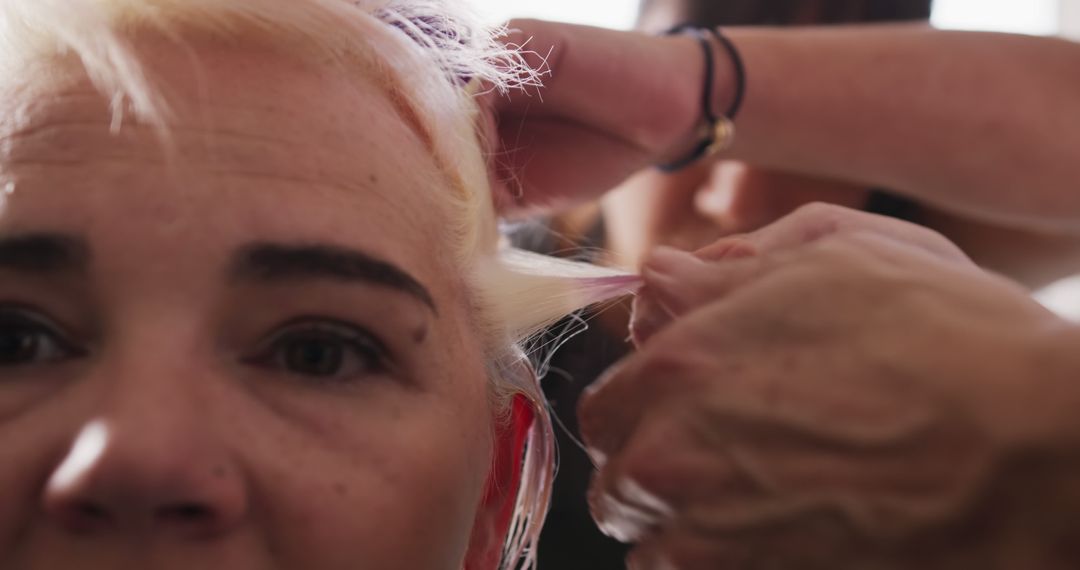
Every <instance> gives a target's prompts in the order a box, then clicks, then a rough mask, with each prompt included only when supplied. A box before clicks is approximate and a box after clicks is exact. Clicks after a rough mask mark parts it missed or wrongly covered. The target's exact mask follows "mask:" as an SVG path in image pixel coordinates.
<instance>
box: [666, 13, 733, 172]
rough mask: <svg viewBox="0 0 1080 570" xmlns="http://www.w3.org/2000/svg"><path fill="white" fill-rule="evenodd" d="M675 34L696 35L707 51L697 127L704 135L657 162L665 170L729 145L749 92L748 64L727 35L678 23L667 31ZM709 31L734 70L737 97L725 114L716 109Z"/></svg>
mask: <svg viewBox="0 0 1080 570" xmlns="http://www.w3.org/2000/svg"><path fill="white" fill-rule="evenodd" d="M675 34H691V35H693V36H694V38H695V39H697V41H698V43H699V44H700V45H701V50H702V52H703V53H704V55H705V88H704V89H703V90H702V94H701V111H702V113H701V114H702V121H701V122H700V123H699V124H698V126H697V128H696V129H695V132H696V133H697V134H698V135H699V136H700V137H701V139H700V140H699V141H698V142H697V143H695V144H694V147H693V149H692V150H691V151H690V152H689V153H688V154H687V155H686V156H684V157H682V158H679V159H677V160H674V161H672V162H669V163H666V164H661V165H658V166H657V168H659V169H660V170H661V171H663V172H674V171H676V170H680V169H682V168H685V167H686V166H689V165H690V164H693V163H694V162H697V161H698V160H700V159H701V158H703V157H705V156H708V155H710V154H713V153H716V152H719V151H721V150H723V149H725V148H727V147H728V146H730V145H731V142H732V140H734V138H735V123H734V121H735V116H736V115H738V113H739V109H740V108H741V107H742V103H743V99H744V98H745V96H746V68H745V66H744V65H743V60H742V56H741V55H739V50H738V49H736V47H735V44H734V43H732V41H731V40H730V39H729V38H728V37H727V36H725V35H724V34H722V33H720V31H719V30H717V29H715V28H701V27H697V26H690V25H682V26H677V27H675V28H672V29H671V30H669V31H668V32H666V35H675ZM710 35H711V36H712V37H714V38H716V41H717V42H719V43H720V45H721V46H722V47H723V48H724V50H725V51H726V52H727V54H728V56H729V57H730V58H731V63H732V66H733V67H734V70H735V98H734V99H732V101H731V106H730V107H728V110H727V112H726V113H724V114H723V115H717V114H716V112H715V111H713V98H714V93H713V88H714V86H715V83H716V59H715V56H714V54H713V46H712V43H711V42H710V41H709V37H710Z"/></svg>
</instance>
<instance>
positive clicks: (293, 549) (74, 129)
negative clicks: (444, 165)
mask: <svg viewBox="0 0 1080 570" xmlns="http://www.w3.org/2000/svg"><path fill="white" fill-rule="evenodd" d="M139 49H140V53H141V54H142V57H144V58H145V60H146V62H147V66H148V67H149V68H152V69H154V70H155V71H156V73H158V74H159V75H160V76H161V77H162V78H163V81H164V84H165V85H164V87H165V88H166V90H167V92H168V93H170V94H171V96H172V98H171V101H172V102H173V103H174V110H175V116H174V118H173V119H172V121H171V126H172V127H173V137H174V138H173V141H172V142H173V145H174V149H175V150H176V151H177V154H176V155H175V156H173V158H172V159H171V160H164V156H165V155H164V153H163V151H162V148H161V146H160V145H159V144H158V143H159V139H158V138H157V134H156V133H155V131H154V130H153V129H152V128H150V127H147V126H144V125H138V124H136V123H134V122H133V121H131V120H130V118H129V119H128V121H127V122H126V123H125V124H124V126H123V128H122V129H121V130H120V132H119V134H115V135H114V134H111V133H110V130H109V122H110V116H109V114H108V112H107V109H108V107H107V104H106V101H105V100H104V99H103V98H102V97H101V96H100V95H99V94H98V93H96V92H95V91H94V90H93V89H92V88H90V87H89V85H88V84H87V83H86V81H85V80H84V79H83V78H82V77H81V74H80V73H77V72H75V71H71V72H69V73H66V75H65V74H64V73H60V70H59V69H53V70H52V71H53V72H54V74H57V73H59V77H61V78H62V80H59V81H56V82H53V83H48V84H44V83H32V82H30V81H29V80H30V79H31V78H32V77H37V76H38V75H34V74H29V73H28V74H27V75H25V76H20V77H11V78H5V80H4V84H3V91H4V93H5V96H4V97H3V99H2V100H3V102H4V103H3V110H2V111H0V125H2V128H3V132H2V140H3V141H4V146H3V155H2V156H0V176H2V177H3V180H4V181H5V183H6V182H11V183H13V184H14V192H13V193H12V194H11V195H10V196H9V197H8V199H7V201H6V203H5V207H4V210H3V213H2V216H0V243H7V244H8V245H9V246H10V245H11V244H12V243H13V242H12V240H14V239H16V238H18V237H19V236H27V235H36V234H42V233H48V234H60V235H63V236H68V237H69V238H71V239H78V240H80V241H81V242H82V244H81V245H80V246H79V249H81V252H82V254H84V255H85V260H84V261H85V263H83V264H82V265H81V266H80V265H78V264H76V265H71V264H62V263H58V264H56V266H55V267H52V266H48V264H46V266H45V267H44V268H42V267H37V269H33V266H34V264H30V265H31V268H30V269H27V268H26V267H22V268H20V266H19V264H18V263H17V260H18V259H26V257H25V256H24V257H21V258H20V257H19V256H18V255H17V254H16V253H10V252H11V251H15V250H12V249H11V248H9V249H8V250H4V251H8V252H9V253H7V254H3V255H0V257H4V258H5V259H9V260H10V259H14V260H16V261H15V262H11V261H9V262H8V263H7V264H0V265H4V267H3V268H2V269H0V313H2V314H3V315H4V316H3V318H2V319H0V321H2V324H0V337H2V338H4V339H5V340H7V341H8V342H9V343H10V342H17V343H24V344H25V343H29V344H28V345H27V346H29V347H30V348H29V349H28V350H27V351H24V352H23V353H20V352H19V351H18V350H16V351H14V352H13V354H15V355H16V356H18V355H20V354H21V356H18V358H15V359H14V360H9V361H6V362H5V363H4V364H3V365H0V488H2V489H4V490H5V498H4V500H3V501H0V566H2V567H4V568H11V569H13V570H14V569H18V570H30V569H34V568H75V567H78V568H86V569H93V568H102V569H104V568H110V569H120V568H132V569H134V568H140V569H142V568H207V569H212V568H230V569H232V568H305V569H308V568H311V569H346V568H348V569H353V568H370V569H398V568H401V569H405V568H408V569H447V570H450V569H457V568H462V567H467V568H477V569H484V568H487V569H490V568H495V567H496V562H497V558H498V552H499V549H500V548H501V546H502V540H503V537H504V536H505V530H506V527H505V524H506V522H507V520H508V519H507V517H508V506H509V504H510V502H511V501H512V499H513V495H514V490H515V489H516V484H517V483H516V474H517V471H516V468H513V467H512V465H514V464H515V463H516V461H509V462H507V461H506V457H504V456H502V455H501V453H499V454H497V453H496V450H503V449H509V450H510V451H511V453H510V454H509V455H510V456H511V457H513V455H512V452H513V451H514V450H517V451H520V443H521V441H522V438H523V436H524V428H525V427H527V422H516V423H515V424H514V425H518V426H519V427H518V428H517V429H502V428H500V427H498V425H501V424H498V425H497V422H496V421H495V420H494V419H493V418H494V416H495V411H494V410H493V409H492V408H491V404H490V402H489V398H488V388H487V378H486V374H485V370H484V368H483V358H482V354H481V349H482V347H481V346H479V344H478V341H476V340H475V339H476V338H477V336H478V335H477V334H476V331H475V330H474V327H473V325H472V322H471V320H470V316H471V313H470V311H469V309H468V306H467V303H466V292H465V290H464V287H463V283H462V279H461V277H462V276H461V273H460V271H459V270H457V268H454V267H450V266H448V265H447V262H446V261H444V260H445V259H447V258H449V257H450V255H449V246H448V245H447V244H444V243H443V241H442V240H441V239H439V237H438V235H437V231H438V228H439V227H440V226H441V224H442V223H443V222H444V220H445V219H446V218H445V216H446V215H447V213H446V212H445V211H443V210H442V209H441V208H439V207H438V206H437V204H438V200H435V199H433V198H432V195H431V194H430V193H431V192H438V191H441V189H442V188H444V187H445V184H446V182H445V181H444V179H443V178H442V176H441V174H440V173H439V172H438V171H437V169H436V166H435V165H434V162H433V160H432V159H431V156H430V153H429V152H428V151H427V150H426V149H425V148H424V146H423V145H422V144H421V143H420V142H419V139H418V138H417V137H416V136H415V134H414V133H413V132H412V131H410V130H409V129H408V127H406V126H405V125H404V124H403V123H402V121H401V120H400V119H399V118H398V115H397V114H396V113H395V112H394V110H393V108H392V106H391V104H390V102H389V99H388V98H387V96H386V94H385V93H384V92H383V91H382V89H381V88H380V87H379V86H377V85H375V84H374V83H372V82H371V81H370V80H368V79H366V78H365V75H364V74H363V73H352V74H350V77H349V80H345V79H342V78H341V77H342V75H343V74H341V73H340V70H339V69H330V68H329V67H327V66H325V65H323V64H318V65H315V64H307V63H301V62H299V61H298V60H297V59H295V58H290V57H285V56H282V55H280V54H274V53H273V52H271V51H268V50H262V49H257V48H253V47H245V46H244V44H243V43H239V44H237V43H230V44H228V45H216V44H215V43H214V42H213V41H212V40H209V39H199V40H195V41H192V42H191V43H190V51H181V50H176V49H175V48H173V47H171V46H168V45H165V44H160V43H156V42H154V41H152V40H151V39H142V40H140V45H139ZM192 54H194V55H195V56H196V57H197V58H198V61H199V65H198V66H196V65H193V63H192V61H193V60H192V59H191V55H192ZM313 101H319V104H318V105H313V104H312V102H313ZM326 109H333V110H334V112H333V113H328V112H326ZM5 240H7V241H6V242H5ZM255 243H261V244H265V243H273V244H279V245H280V246H281V247H283V248H286V249H288V248H292V249H296V248H299V247H307V246H313V245H316V244H320V245H321V246H324V247H331V248H339V250H340V249H341V248H347V249H349V250H355V251H359V252H362V253H363V254H365V255H367V256H370V257H372V258H377V259H379V260H381V261H383V262H385V263H388V264H393V265H394V266H396V267H397V268H399V269H400V270H401V271H402V272H405V273H407V274H408V275H410V276H411V277H412V278H414V279H415V281H416V282H418V283H419V284H421V285H422V287H424V288H425V289H426V291H428V292H429V294H430V301H431V306H429V305H428V304H427V303H426V302H425V301H424V300H421V299H420V298H419V297H418V296H417V295H415V294H412V293H410V292H408V291H405V290H404V289H402V288H400V287H397V286H390V285H388V284H387V283H385V282H383V283H376V282H368V281H364V280H356V279H346V278H343V277H340V276H330V275H326V274H318V275H312V274H309V273H305V272H303V271H300V272H299V273H298V272H297V271H296V270H295V269H294V270H292V271H291V272H290V271H285V274H286V275H288V277H284V278H278V279H274V278H270V277H266V273H267V272H266V271H263V272H262V273H260V272H259V271H238V270H236V265H237V263H238V259H237V258H238V256H240V257H242V253H243V251H245V248H249V247H250V246H251V244H255ZM0 249H3V248H2V247H0ZM16 249H17V248H16ZM76 253H79V252H76ZM309 254H310V251H308V252H307V253H302V254H301V257H304V256H305V255H306V256H307V257H306V258H310V255H309ZM74 257H79V256H78V255H76V256H74ZM38 258H40V256H39V257H38ZM13 264H14V265H13ZM259 275H262V277H259ZM433 307H434V308H433ZM27 318H31V319H35V321H30V322H32V323H34V322H37V323H39V324H27V321H26V319H27ZM40 323H45V324H40ZM10 339H16V340H15V341H11V340H10ZM371 339H377V340H371ZM376 344H378V345H382V346H383V347H385V349H386V350H385V352H382V351H381V350H380V349H379V348H378V347H375V345H376ZM337 351H340V354H341V355H342V357H341V359H340V360H335V358H334V357H332V356H326V355H327V354H328V353H329V354H335V353H336V352H337ZM297 352H299V354H301V355H304V354H306V355H308V356H309V357H310V358H309V359H308V360H305V359H304V358H302V357H301V358H293V357H292V356H290V355H295V354H296V353H297ZM309 361H313V364H314V366H315V367H314V368H312V366H309V365H308V363H309ZM326 362H329V363H330V364H329V365H328V367H320V366H321V364H322V363H326ZM519 419H520V418H519ZM522 426H524V427H522ZM516 457H520V455H517V456H516Z"/></svg>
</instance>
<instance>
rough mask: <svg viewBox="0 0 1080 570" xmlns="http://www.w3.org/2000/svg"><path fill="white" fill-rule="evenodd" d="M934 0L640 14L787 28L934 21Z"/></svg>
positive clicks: (705, 4) (695, 1)
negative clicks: (667, 14) (787, 26)
mask: <svg viewBox="0 0 1080 570" xmlns="http://www.w3.org/2000/svg"><path fill="white" fill-rule="evenodd" d="M931 4H933V0H641V9H640V12H639V13H640V14H641V15H645V14H647V13H648V12H650V11H652V10H658V9H665V8H666V9H667V10H670V13H671V14H672V15H673V16H674V17H675V18H677V19H678V21H677V22H673V23H686V24H693V25H696V26H785V25H799V24H802V25H814V24H843V23H856V22H897V21H910V20H928V19H930V8H931Z"/></svg>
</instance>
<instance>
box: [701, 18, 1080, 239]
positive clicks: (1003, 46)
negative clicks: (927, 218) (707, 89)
mask: <svg viewBox="0 0 1080 570" xmlns="http://www.w3.org/2000/svg"><path fill="white" fill-rule="evenodd" d="M726 33H727V34H728V35H729V36H730V37H731V38H732V39H733V40H734V41H735V43H736V44H737V45H738V47H739V49H740V51H741V52H742V54H743V57H744V59H745V60H746V65H747V69H748V71H749V83H748V93H747V98H746V103H745V106H744V108H743V111H742V114H741V115H740V116H739V118H738V121H737V125H738V128H739V136H738V138H737V141H736V144H735V146H734V147H733V148H732V149H731V150H730V151H729V154H728V156H729V157H731V158H737V159H742V160H746V161H748V162H751V163H754V164H757V165H761V166H768V167H775V168H781V169H786V170H791V171H796V172H801V173H806V174H814V175H821V176H827V177H835V178H843V179H848V180H852V181H857V182H861V183H864V184H867V185H871V186H881V187H886V188H890V189H892V190H895V191H898V192H901V193H904V194H906V195H909V196H912V197H914V198H917V199H920V200H921V201H924V202H926V203H929V204H934V205H937V206H939V207H942V208H945V209H951V210H956V211H961V212H963V213H965V214H968V215H975V216H979V217H983V218H985V219H988V220H996V221H1000V222H1005V223H1011V224H1023V225H1028V226H1031V227H1041V228H1047V227H1056V228H1058V229H1061V228H1066V229H1068V230H1070V231H1072V230H1077V229H1080V158H1078V152H1080V151H1077V149H1080V75H1078V74H1077V70H1080V45H1076V44H1072V43H1069V42H1065V41H1063V40H1057V39H1050V38H1036V37H1027V36H1009V35H1002V34H988V33H970V32H944V31H937V30H932V29H930V28H926V27H916V26H887V27H873V28H870V27H859V28H830V29H823V30H822V29H819V30H810V29H807V30H790V29H789V30H778V29H764V28H761V29H728V30H726ZM727 71H728V73H730V70H727ZM725 80H727V81H728V82H730V76H727V77H721V78H720V80H719V81H721V82H723V81H725ZM720 96H721V97H725V96H726V97H730V89H728V90H727V91H726V92H725V91H722V92H721V95H720ZM720 107H721V108H722V107H723V102H722V101H721V102H720Z"/></svg>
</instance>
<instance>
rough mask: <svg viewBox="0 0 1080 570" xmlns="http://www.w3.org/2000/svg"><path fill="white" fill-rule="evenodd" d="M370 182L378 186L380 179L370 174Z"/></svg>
mask: <svg viewBox="0 0 1080 570" xmlns="http://www.w3.org/2000/svg"><path fill="white" fill-rule="evenodd" d="M368 182H370V183H372V184H378V183H379V177H378V176H376V175H374V174H369V175H368Z"/></svg>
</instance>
